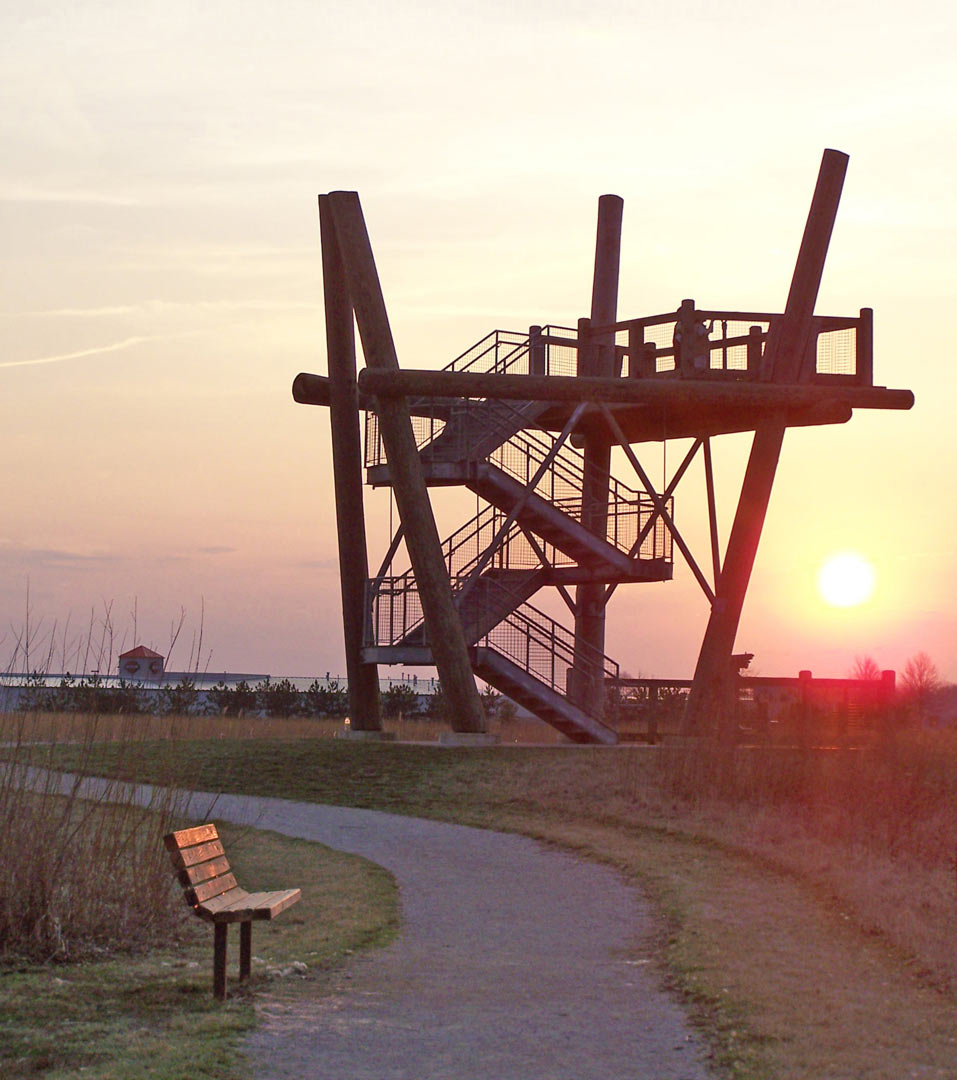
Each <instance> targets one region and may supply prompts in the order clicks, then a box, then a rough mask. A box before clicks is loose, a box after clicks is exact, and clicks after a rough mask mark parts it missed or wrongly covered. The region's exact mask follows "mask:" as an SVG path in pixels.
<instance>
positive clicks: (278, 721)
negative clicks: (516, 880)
mask: <svg viewBox="0 0 957 1080" xmlns="http://www.w3.org/2000/svg"><path fill="white" fill-rule="evenodd" d="M383 730H384V731H385V732H386V733H387V734H390V735H392V736H394V737H395V739H396V740H397V741H399V742H435V741H436V740H437V739H438V737H439V735H440V733H441V732H443V731H445V730H446V725H444V724H440V723H436V722H435V721H434V720H429V719H426V718H425V717H421V716H409V717H403V716H399V717H395V718H392V719H386V720H385V721H384V722H383ZM489 730H490V732H491V734H493V735H496V736H498V737H499V738H500V739H501V741H502V742H503V743H508V744H521V745H528V744H541V743H544V744H546V745H550V744H558V743H560V742H562V741H563V739H562V736H561V735H560V734H559V733H558V732H557V731H555V729H554V728H552V727H549V726H548V725H547V724H544V723H542V722H541V721H538V720H529V719H514V720H502V721H500V720H497V719H494V720H493V721H492V722H491V724H490V729H489ZM342 731H343V722H342V720H341V719H333V718H318V719H317V718H306V717H295V716H293V717H260V716H239V717H231V716H151V715H148V714H146V713H143V714H139V713H136V714H126V715H123V714H120V715H108V714H107V715H92V714H85V713H41V712H37V713H30V714H23V713H0V743H4V742H17V741H37V742H51V741H52V742H57V743H60V744H65V743H69V742H80V741H86V740H90V739H92V740H94V741H96V742H132V741H140V740H154V739H177V740H192V739H279V740H283V741H287V740H288V741H292V740H298V739H332V738H335V737H336V736H338V735H340V734H341V733H342Z"/></svg>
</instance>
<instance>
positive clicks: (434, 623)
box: [328, 191, 485, 732]
mask: <svg viewBox="0 0 957 1080" xmlns="http://www.w3.org/2000/svg"><path fill="white" fill-rule="evenodd" d="M328 205H329V207H330V210H331V212H332V221H333V223H334V226H335V232H336V239H337V242H338V245H339V252H340V255H341V258H342V263H343V267H344V271H345V277H346V281H347V282H348V287H349V296H350V299H351V302H352V307H353V309H354V311H355V315H356V322H357V323H358V325H359V337H360V339H361V341H362V351H363V353H364V355H365V359H366V364H367V365H368V367H369V368H372V369H377V370H380V371H386V372H393V373H394V372H396V371H398V367H399V361H398V357H397V356H396V351H395V344H394V342H393V340H392V330H391V328H390V326H389V317H388V313H387V312H386V307H385V301H384V299H383V296H382V289H381V287H380V284H379V275H378V272H377V271H376V265H375V259H374V257H373V254H372V245H371V244H370V242H369V234H368V232H367V230H366V225H365V220H364V219H363V216H362V208H361V206H360V204H359V196H358V194H357V193H356V192H354V191H334V192H331V193H330V194H329V196H328ZM376 412H377V415H378V417H379V430H380V432H381V435H382V441H383V443H384V445H385V449H386V454H387V456H388V460H389V470H390V476H391V481H392V489H393V491H394V492H395V499H396V503H397V505H398V507H399V514H400V516H401V519H402V525H403V527H404V530H405V542H406V547H407V548H408V551H409V559H410V561H411V563H412V570H413V573H414V574H415V580H416V584H417V586H418V590H419V596H420V599H421V601H422V613H423V616H424V619H425V626H426V631H427V633H428V636H429V643H430V646H431V649H432V657H433V660H434V661H435V666H436V668H437V669H438V673H439V679H440V680H441V682H442V689H443V690H444V691H445V693H446V694H447V695H448V698H449V704H450V706H451V714H452V718H453V719H452V726H453V728H454V730H456V731H460V732H483V731H485V718H484V716H483V713H482V705H481V701H480V700H479V695H478V690H477V689H476V686H475V678H474V676H473V674H472V668H471V664H470V663H469V656H468V649H467V646H466V641H465V635H464V633H463V632H462V623H461V621H460V619H459V616H458V613H457V612H456V610H455V607H454V605H453V602H452V588H451V584H450V582H449V578H448V573H447V571H446V568H445V561H444V559H443V558H442V546H441V543H440V541H439V534H438V531H437V529H436V527H435V518H434V516H433V513H432V504H431V502H430V501H429V495H428V491H427V490H426V486H425V480H424V478H423V474H422V463H421V461H420V459H419V454H418V450H417V448H416V445H415V436H414V434H413V431H412V421H411V419H410V416H409V409H408V405H407V404H406V402H405V400H404V399H403V398H401V397H398V398H383V399H381V400H380V401H379V403H378V407H377V409H376Z"/></svg>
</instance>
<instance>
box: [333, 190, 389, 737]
mask: <svg viewBox="0 0 957 1080" xmlns="http://www.w3.org/2000/svg"><path fill="white" fill-rule="evenodd" d="M319 232H320V239H321V243H322V284H323V300H324V305H325V315H326V353H327V356H328V363H329V422H330V427H331V429H332V472H333V484H334V488H335V499H336V530H337V533H338V538H339V587H340V592H341V596H342V630H343V640H344V644H345V652H346V676H347V679H348V682H349V719H350V722H351V725H352V727H353V728H354V729H355V730H357V731H381V730H382V713H381V710H380V706H379V673H378V669H377V668H376V665H375V664H367V663H364V662H363V660H362V631H363V624H364V619H365V605H366V597H365V586H366V579H367V578H368V577H369V562H368V556H367V553H366V527H365V515H364V512H363V503H362V444H361V441H360V436H359V402H358V389H357V387H356V347H355V346H356V343H355V329H354V326H355V324H354V322H353V317H352V304H351V302H350V300H349V287H348V285H347V283H346V278H345V271H344V270H343V266H342V258H341V256H340V253H339V244H338V241H337V240H336V231H335V227H334V225H333V222H332V214H331V211H330V209H329V204H328V196H326V195H320V196H319Z"/></svg>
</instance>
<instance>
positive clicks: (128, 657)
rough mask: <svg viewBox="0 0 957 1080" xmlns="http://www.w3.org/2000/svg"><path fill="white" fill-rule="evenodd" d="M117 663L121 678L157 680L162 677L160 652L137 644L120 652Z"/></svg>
mask: <svg viewBox="0 0 957 1080" xmlns="http://www.w3.org/2000/svg"><path fill="white" fill-rule="evenodd" d="M118 665H119V672H118V673H119V676H120V678H121V679H154V680H159V679H162V677H163V668H164V666H165V661H164V659H163V655H162V653H158V652H153V650H152V649H147V647H146V646H145V645H137V646H136V648H135V649H130V651H129V652H125V653H120V656H119V661H118Z"/></svg>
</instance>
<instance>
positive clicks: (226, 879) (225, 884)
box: [186, 874, 239, 907]
mask: <svg viewBox="0 0 957 1080" xmlns="http://www.w3.org/2000/svg"><path fill="white" fill-rule="evenodd" d="M238 888H239V882H237V881H236V879H235V878H234V877H233V875H232V874H220V876H219V877H215V878H212V879H211V880H210V881H204V882H202V883H201V884H199V885H196V886H194V887H193V888H190V889H187V890H186V899H187V902H188V903H190V904H192V905H193V906H194V907H195V906H196V905H197V904H205V903H206V901H207V900H212V899H213V898H214V897H217V896H222V895H223V893H228V892H232V890H233V889H238Z"/></svg>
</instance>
